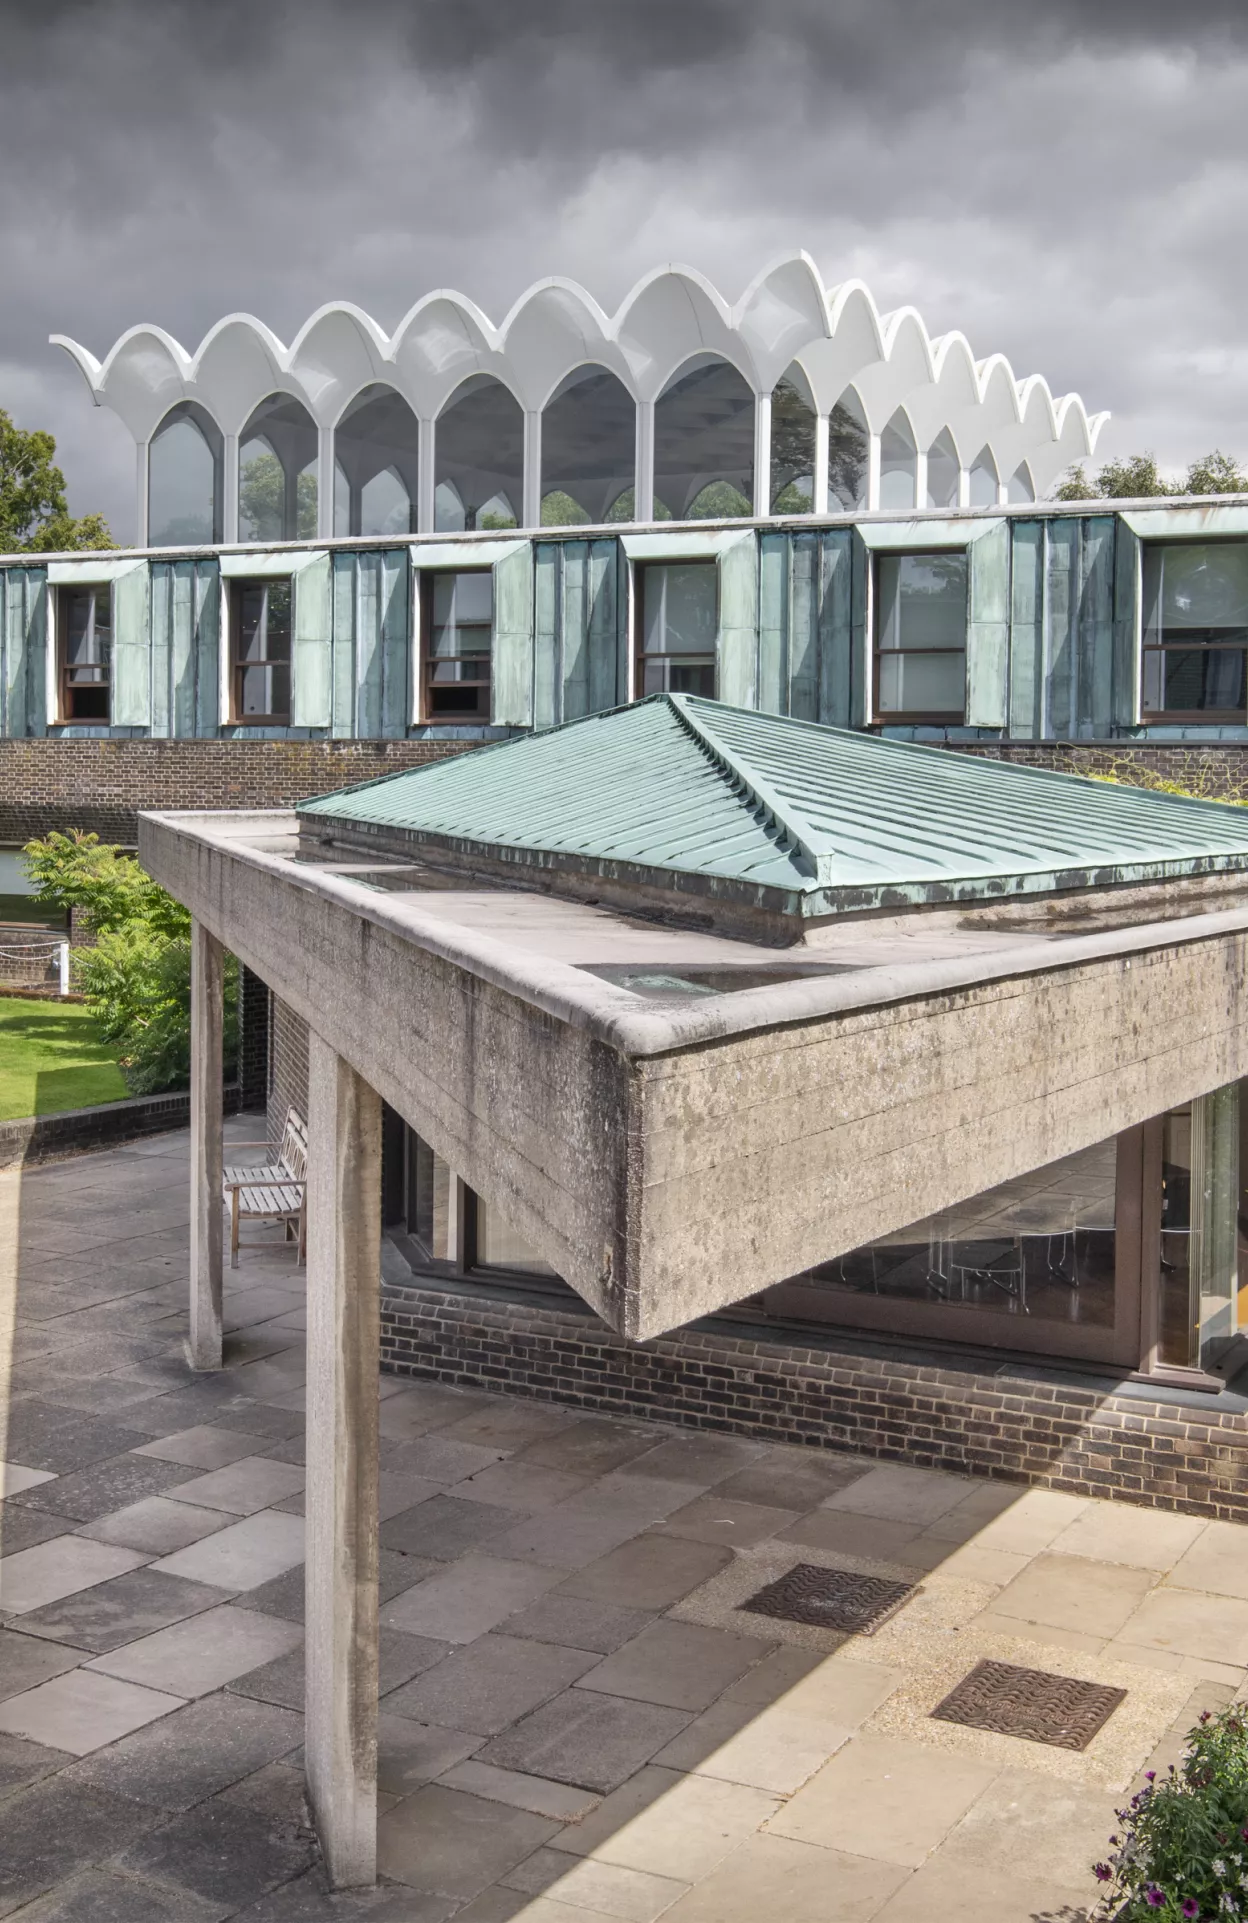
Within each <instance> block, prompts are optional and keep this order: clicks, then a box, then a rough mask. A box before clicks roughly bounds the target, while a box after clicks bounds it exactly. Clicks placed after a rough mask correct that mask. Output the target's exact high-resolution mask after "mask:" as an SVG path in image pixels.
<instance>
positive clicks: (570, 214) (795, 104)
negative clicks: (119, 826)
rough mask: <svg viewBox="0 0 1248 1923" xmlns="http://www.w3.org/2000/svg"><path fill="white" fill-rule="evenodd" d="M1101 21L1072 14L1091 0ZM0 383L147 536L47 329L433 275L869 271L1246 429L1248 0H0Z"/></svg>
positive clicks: (106, 430) (1189, 421) (404, 292)
mask: <svg viewBox="0 0 1248 1923" xmlns="http://www.w3.org/2000/svg"><path fill="white" fill-rule="evenodd" d="M1088 13H1091V14H1093V15H1094V17H1093V18H1092V19H1091V21H1089V20H1088V19H1086V18H1085V14H1088ZM0 29H2V32H3V40H2V41H0V45H2V46H3V54H2V55H0V220H2V222H3V228H4V233H3V252H2V253H0V407H4V408H6V409H8V411H9V412H10V413H11V414H13V415H14V417H15V418H16V419H17V420H18V421H19V422H20V423H21V424H22V425H24V426H31V427H34V426H42V427H49V428H51V429H52V431H53V432H54V433H55V435H56V437H57V441H58V444H59V449H60V458H61V460H62V463H63V465H64V468H65V471H66V475H67V477H68V481H69V491H70V500H71V505H72V506H73V508H74V509H75V511H77V512H80V513H81V512H85V511H87V510H88V509H92V508H99V509H102V510H103V511H104V512H105V513H106V514H107V515H108V517H109V519H110V521H111V522H112V524H113V527H114V531H115V532H116V534H117V535H118V536H119V537H120V538H121V539H123V540H125V539H128V538H129V537H130V535H131V531H132V513H133V500H132V494H133V452H132V444H131V442H130V441H129V437H128V436H127V434H126V433H125V431H124V429H123V428H122V427H121V425H120V423H119V422H117V421H116V420H115V419H114V418H113V417H112V415H111V414H109V413H108V412H107V411H106V410H103V409H98V410H97V409H93V408H92V407H91V405H90V402H89V399H88V396H87V392H86V388H85V386H84V384H83V382H82V379H81V376H80V375H79V374H78V372H77V371H76V369H75V368H74V367H73V366H72V364H71V363H70V362H69V360H68V359H67V358H66V357H65V356H64V355H62V354H61V353H60V352H59V350H56V349H53V348H50V347H49V346H48V345H47V336H48V334H49V333H51V332H64V333H67V334H71V335H73V336H74V337H76V338H77V339H78V340H80V341H82V342H83V343H84V344H85V345H86V346H87V347H89V348H90V349H91V350H92V351H93V352H94V353H96V354H97V355H100V356H102V355H103V354H104V353H105V351H106V350H107V349H108V348H109V347H110V346H111V344H112V342H113V341H114V340H115V339H116V337H117V335H118V334H119V333H120V332H121V331H122V329H123V328H125V327H127V326H129V325H131V324H132V323H134V322H136V321H153V322H157V323H159V324H160V325H162V326H164V327H166V328H168V329H169V330H170V331H171V332H172V333H173V334H175V335H176V336H177V337H178V338H179V339H180V340H181V341H182V342H183V344H184V345H185V346H186V347H188V348H193V347H194V346H196V345H197V344H198V342H199V340H200V338H201V337H202V335H203V334H204V332H205V331H206V329H207V328H208V327H209V326H211V324H212V323H213V321H215V320H217V319H219V318H220V317H221V315H223V314H226V313H229V312H231V311H234V310H237V309H248V310H250V311H251V312H252V313H254V314H257V315H259V316H260V318H261V319H263V320H265V321H267V322H268V323H269V325H270V326H272V327H273V328H275V329H276V331H277V332H278V333H279V334H280V335H281V336H282V338H283V339H287V340H288V339H289V338H290V336H291V335H292V334H293V333H294V331H295V330H296V329H297V327H298V326H299V324H300V323H301V322H302V321H303V320H304V319H306V317H307V315H308V314H309V313H310V312H311V311H312V309H313V308H315V307H317V306H319V305H320V304H321V303H322V302H323V301H326V300H330V299H338V298H345V299H350V300H354V301H358V302H359V303H360V304H361V305H362V306H364V307H365V308H367V309H368V310H369V311H370V312H372V313H373V314H374V315H376V317H377V318H378V320H379V321H380V322H381V323H382V325H383V326H385V327H386V328H393V326H394V325H395V323H396V322H397V321H398V319H399V318H400V316H401V315H402V314H403V313H404V312H405V311H406V309H407V308H408V307H409V306H410V305H411V303H412V302H413V301H414V300H416V299H417V298H418V297H419V296H420V295H421V294H423V293H425V292H427V291H428V290H429V289H430V288H433V287H437V286H450V287H457V288H459V289H460V290H461V291H462V292H464V293H465V294H468V295H470V296H472V297H473V298H474V299H475V300H477V301H479V302H480V303H481V304H482V305H483V306H484V308H485V309H486V311H487V313H489V314H490V315H491V316H492V317H493V318H494V319H496V320H497V319H501V317H502V315H503V313H504V312H505V310H506V308H507V307H508V306H509V305H510V303H511V301H512V300H513V299H514V298H515V296H516V295H517V294H518V293H520V292H521V291H522V290H523V289H524V287H526V286H527V285H528V284H529V282H530V281H533V280H536V279H538V278H540V277H541V276H543V275H546V274H551V273H561V274H569V275H572V276H574V277H575V278H576V279H579V280H581V281H582V282H584V284H585V285H586V286H587V287H588V288H589V289H590V291H591V292H592V293H593V294H594V295H595V296H596V297H597V299H598V300H600V301H601V302H602V303H603V305H604V306H606V307H607V308H608V309H611V308H613V307H614V306H615V304H616V303H617V302H618V300H619V299H620V297H621V296H622V295H623V294H624V293H625V292H626V291H627V289H628V287H629V286H630V285H631V283H632V282H633V281H634V280H635V279H636V277H637V276H638V275H639V274H641V273H643V272H645V271H646V270H647V269H648V268H650V267H652V266H654V265H656V264H658V263H659V262H662V261H669V260H670V261H680V262H683V263H686V264H688V265H691V266H694V267H697V268H699V269H701V270H702V271H703V272H704V273H706V274H708V275H709V276H710V277H711V278H712V280H714V281H715V282H716V284H717V285H718V286H719V288H720V290H721V292H723V293H724V294H725V295H726V296H727V298H729V299H730V300H734V299H736V298H737V296H738V295H739V294H740V293H741V291H742V289H743V288H744V286H745V285H746V283H747V282H748V281H749V280H750V279H751V278H752V276H753V275H754V274H755V273H756V272H757V271H758V269H759V268H760V267H761V266H763V265H765V264H766V263H767V262H768V261H769V260H771V259H772V258H774V257H775V256H776V255H777V254H780V253H782V252H786V251H790V250H792V249H795V248H798V247H805V248H806V249H807V250H808V251H809V252H810V253H812V254H813V255H814V257H815V259H816V260H817V261H818V262H819V265H820V267H821V268H822V270H823V274H824V277H825V279H826V280H827V282H828V283H829V284H833V283H835V282H836V281H838V280H842V279H845V278H846V277H848V276H850V275H861V276H862V277H863V278H864V279H865V280H866V281H867V282H868V284H869V285H870V286H871V288H872V289H873V291H874V293H875V295H876V298H877V300H878V301H879V302H880V304H881V306H882V307H885V308H887V307H890V306H896V305H899V304H901V303H904V302H912V303H913V304H914V305H915V306H917V307H918V308H919V310H920V312H921V313H922V314H923V315H924V317H925V319H926V321H927V323H928V325H929V327H930V328H931V330H932V331H933V332H934V333H935V332H939V331H942V330H944V329H946V328H950V327H959V328H961V329H962V330H963V331H964V332H965V333H966V334H967V335H968V336H969V338H970V341H971V344H972V347H973V349H974V351H975V353H976V354H977V355H985V354H989V353H993V352H1003V353H1005V354H1007V355H1008V356H1009V358H1010V360H1011V362H1012V363H1013V366H1014V369H1015V372H1016V373H1019V374H1028V373H1034V372H1039V373H1043V374H1044V375H1045V376H1046V377H1047V378H1048V380H1049V382H1050V384H1051V385H1052V387H1053V388H1054V390H1055V391H1056V392H1058V393H1061V392H1065V391H1067V390H1068V389H1074V390H1076V391H1077V392H1079V393H1081V394H1082V395H1083V397H1084V399H1085V400H1086V402H1087V404H1088V407H1089V410H1090V411H1092V410H1096V409H1099V408H1109V409H1111V410H1112V412H1113V415H1114V419H1113V420H1112V421H1111V423H1110V425H1109V427H1108V428H1107V430H1106V432H1105V434H1104V436H1103V437H1102V441H1101V447H1100V452H1101V453H1102V454H1104V453H1114V452H1126V451H1131V450H1134V449H1136V448H1140V447H1151V448H1153V449H1154V450H1155V451H1156V453H1157V454H1158V456H1159V457H1160V458H1161V460H1162V462H1163V465H1170V466H1173V467H1176V468H1178V467H1182V466H1183V465H1184V464H1185V463H1186V462H1187V461H1188V460H1190V459H1191V458H1192V457H1193V456H1194V455H1196V454H1199V453H1203V452H1204V451H1206V450H1207V449H1208V448H1210V447H1212V446H1215V445H1217V446H1221V447H1222V448H1224V449H1225V450H1227V451H1228V452H1231V453H1235V454H1238V455H1240V456H1241V457H1244V458H1248V344H1246V343H1245V340H1244V332H1245V317H1246V316H1248V249H1245V247H1244V245H1243V242H1242V235H1243V230H1244V219H1243V216H1244V209H1245V203H1246V200H1248V147H1246V145H1245V142H1244V139H1243V135H1242V128H1243V127H1244V125H1245V124H1246V123H1248V9H1245V8H1244V7H1243V6H1242V4H1240V3H1239V0H1234V3H1232V4H1227V3H1226V0H1222V3H1219V0H1204V3H1203V4H1202V5H1201V6H1200V7H1199V8H1187V9H1183V8H1176V7H1174V6H1173V5H1172V4H1170V0H1164V4H1163V0H1094V5H1093V6H1091V7H1089V6H1088V5H1087V0H1046V4H1045V5H1044V6H1042V7H1037V6H1036V5H1034V3H1033V0H1027V3H1026V4H1011V3H1010V0H1005V4H1002V3H1001V0H998V4H995V5H992V6H987V5H985V4H983V0H980V3H979V4H975V3H974V0H963V3H961V4H960V3H959V0H765V3H760V0H613V3H612V4H600V3H599V0H523V4H522V5H519V6H511V7H508V6H506V5H505V4H503V0H432V3H431V0H339V3H338V4H332V3H331V0H297V4H293V5H290V6H283V5H277V4H272V0H197V3H196V4H195V5H193V6H192V5H189V4H188V5H183V4H180V3H179V0H160V3H159V4H155V0H148V4H143V3H142V0H116V3H114V0H0Z"/></svg>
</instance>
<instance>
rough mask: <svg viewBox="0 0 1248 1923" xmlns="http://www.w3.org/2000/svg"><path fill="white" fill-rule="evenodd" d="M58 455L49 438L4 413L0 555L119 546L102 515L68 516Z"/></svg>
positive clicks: (0, 416)
mask: <svg viewBox="0 0 1248 1923" xmlns="http://www.w3.org/2000/svg"><path fill="white" fill-rule="evenodd" d="M55 453H56V441H55V439H54V438H53V436H52V435H51V434H48V433H46V432H45V431H44V430H43V429H42V428H32V429H29V430H27V429H25V428H21V427H18V426H16V424H15V423H14V421H13V420H12V418H11V417H10V416H9V415H8V414H6V413H5V411H4V409H3V408H0V554H18V553H33V554H55V553H61V552H64V551H65V550H66V549H68V548H112V547H116V545H117V543H116V542H115V541H114V539H113V537H112V535H111V534H110V533H109V531H108V527H107V525H106V524H105V521H104V519H103V516H102V515H99V514H84V515H82V516H81V517H80V518H75V517H74V516H73V515H72V514H71V513H70V511H69V507H68V504H67V503H66V500H65V476H64V475H63V474H62V473H61V470H60V468H59V467H57V466H56V465H55V464H54V462H53V458H52V457H53V455H54V454H55Z"/></svg>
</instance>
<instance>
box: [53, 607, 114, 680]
mask: <svg viewBox="0 0 1248 1923" xmlns="http://www.w3.org/2000/svg"><path fill="white" fill-rule="evenodd" d="M60 608H61V620H62V622H63V623H64V637H65V664H66V667H67V668H68V669H69V671H70V679H71V680H72V681H75V682H78V681H101V680H105V679H107V667H108V652H109V647H110V645H111V642H112V628H111V623H112V594H111V591H110V590H109V589H108V588H106V587H96V588H68V589H65V590H63V591H62V595H61V604H60Z"/></svg>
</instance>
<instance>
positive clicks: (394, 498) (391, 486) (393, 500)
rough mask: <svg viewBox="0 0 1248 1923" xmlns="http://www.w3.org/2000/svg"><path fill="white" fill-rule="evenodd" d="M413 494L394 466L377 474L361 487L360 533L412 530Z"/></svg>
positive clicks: (387, 532)
mask: <svg viewBox="0 0 1248 1923" xmlns="http://www.w3.org/2000/svg"><path fill="white" fill-rule="evenodd" d="M411 527H412V502H411V496H410V495H409V494H408V491H407V489H406V488H405V487H404V485H403V483H402V481H401V480H400V479H399V477H398V475H397V474H396V473H395V471H394V469H393V468H392V467H388V468H387V469H386V470H385V472H384V473H383V474H374V476H373V478H372V480H371V481H366V482H365V483H364V486H363V487H362V488H361V490H360V526H359V532H360V533H361V534H410V532H411Z"/></svg>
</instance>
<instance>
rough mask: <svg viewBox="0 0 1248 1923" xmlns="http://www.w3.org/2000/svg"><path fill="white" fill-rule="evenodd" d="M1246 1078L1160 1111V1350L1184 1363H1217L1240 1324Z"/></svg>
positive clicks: (1172, 1361)
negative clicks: (1242, 1131) (1242, 1130)
mask: <svg viewBox="0 0 1248 1923" xmlns="http://www.w3.org/2000/svg"><path fill="white" fill-rule="evenodd" d="M1241 1086H1242V1085H1241V1084H1239V1083H1231V1084H1229V1085H1228V1086H1226V1087H1223V1088H1219V1089H1214V1090H1212V1091H1211V1092H1210V1093H1209V1094H1208V1095H1201V1096H1198V1097H1197V1098H1196V1100H1195V1101H1193V1102H1190V1103H1187V1104H1186V1105H1185V1106H1183V1107H1180V1108H1173V1109H1171V1110H1170V1111H1169V1112H1168V1113H1167V1114H1166V1115H1165V1116H1164V1117H1163V1119H1162V1150H1161V1251H1160V1254H1161V1261H1160V1288H1161V1313H1160V1316H1159V1331H1158V1353H1159V1356H1160V1359H1161V1360H1162V1361H1163V1362H1166V1363H1169V1364H1171V1365H1172V1366H1177V1367H1180V1368H1197V1367H1204V1368H1206V1369H1207V1368H1210V1367H1212V1366H1213V1365H1214V1364H1216V1362H1217V1361H1218V1360H1219V1358H1220V1356H1221V1354H1222V1352H1223V1351H1224V1350H1225V1348H1226V1347H1227V1345H1228V1343H1229V1342H1230V1340H1231V1339H1232V1337H1233V1336H1234V1334H1235V1332H1236V1330H1237V1328H1238V1326H1239V1321H1240V1318H1239V1294H1240V1289H1239V1270H1240V1264H1241V1260H1242V1256H1241V1245H1242V1240H1243V1238H1242V1234H1241V1230H1240V1222H1241V1220H1242V1219H1243V1192H1242V1180H1243V1178H1242V1174H1241V1166H1240V1154H1241V1150H1240V1109H1241V1101H1242V1095H1241Z"/></svg>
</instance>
